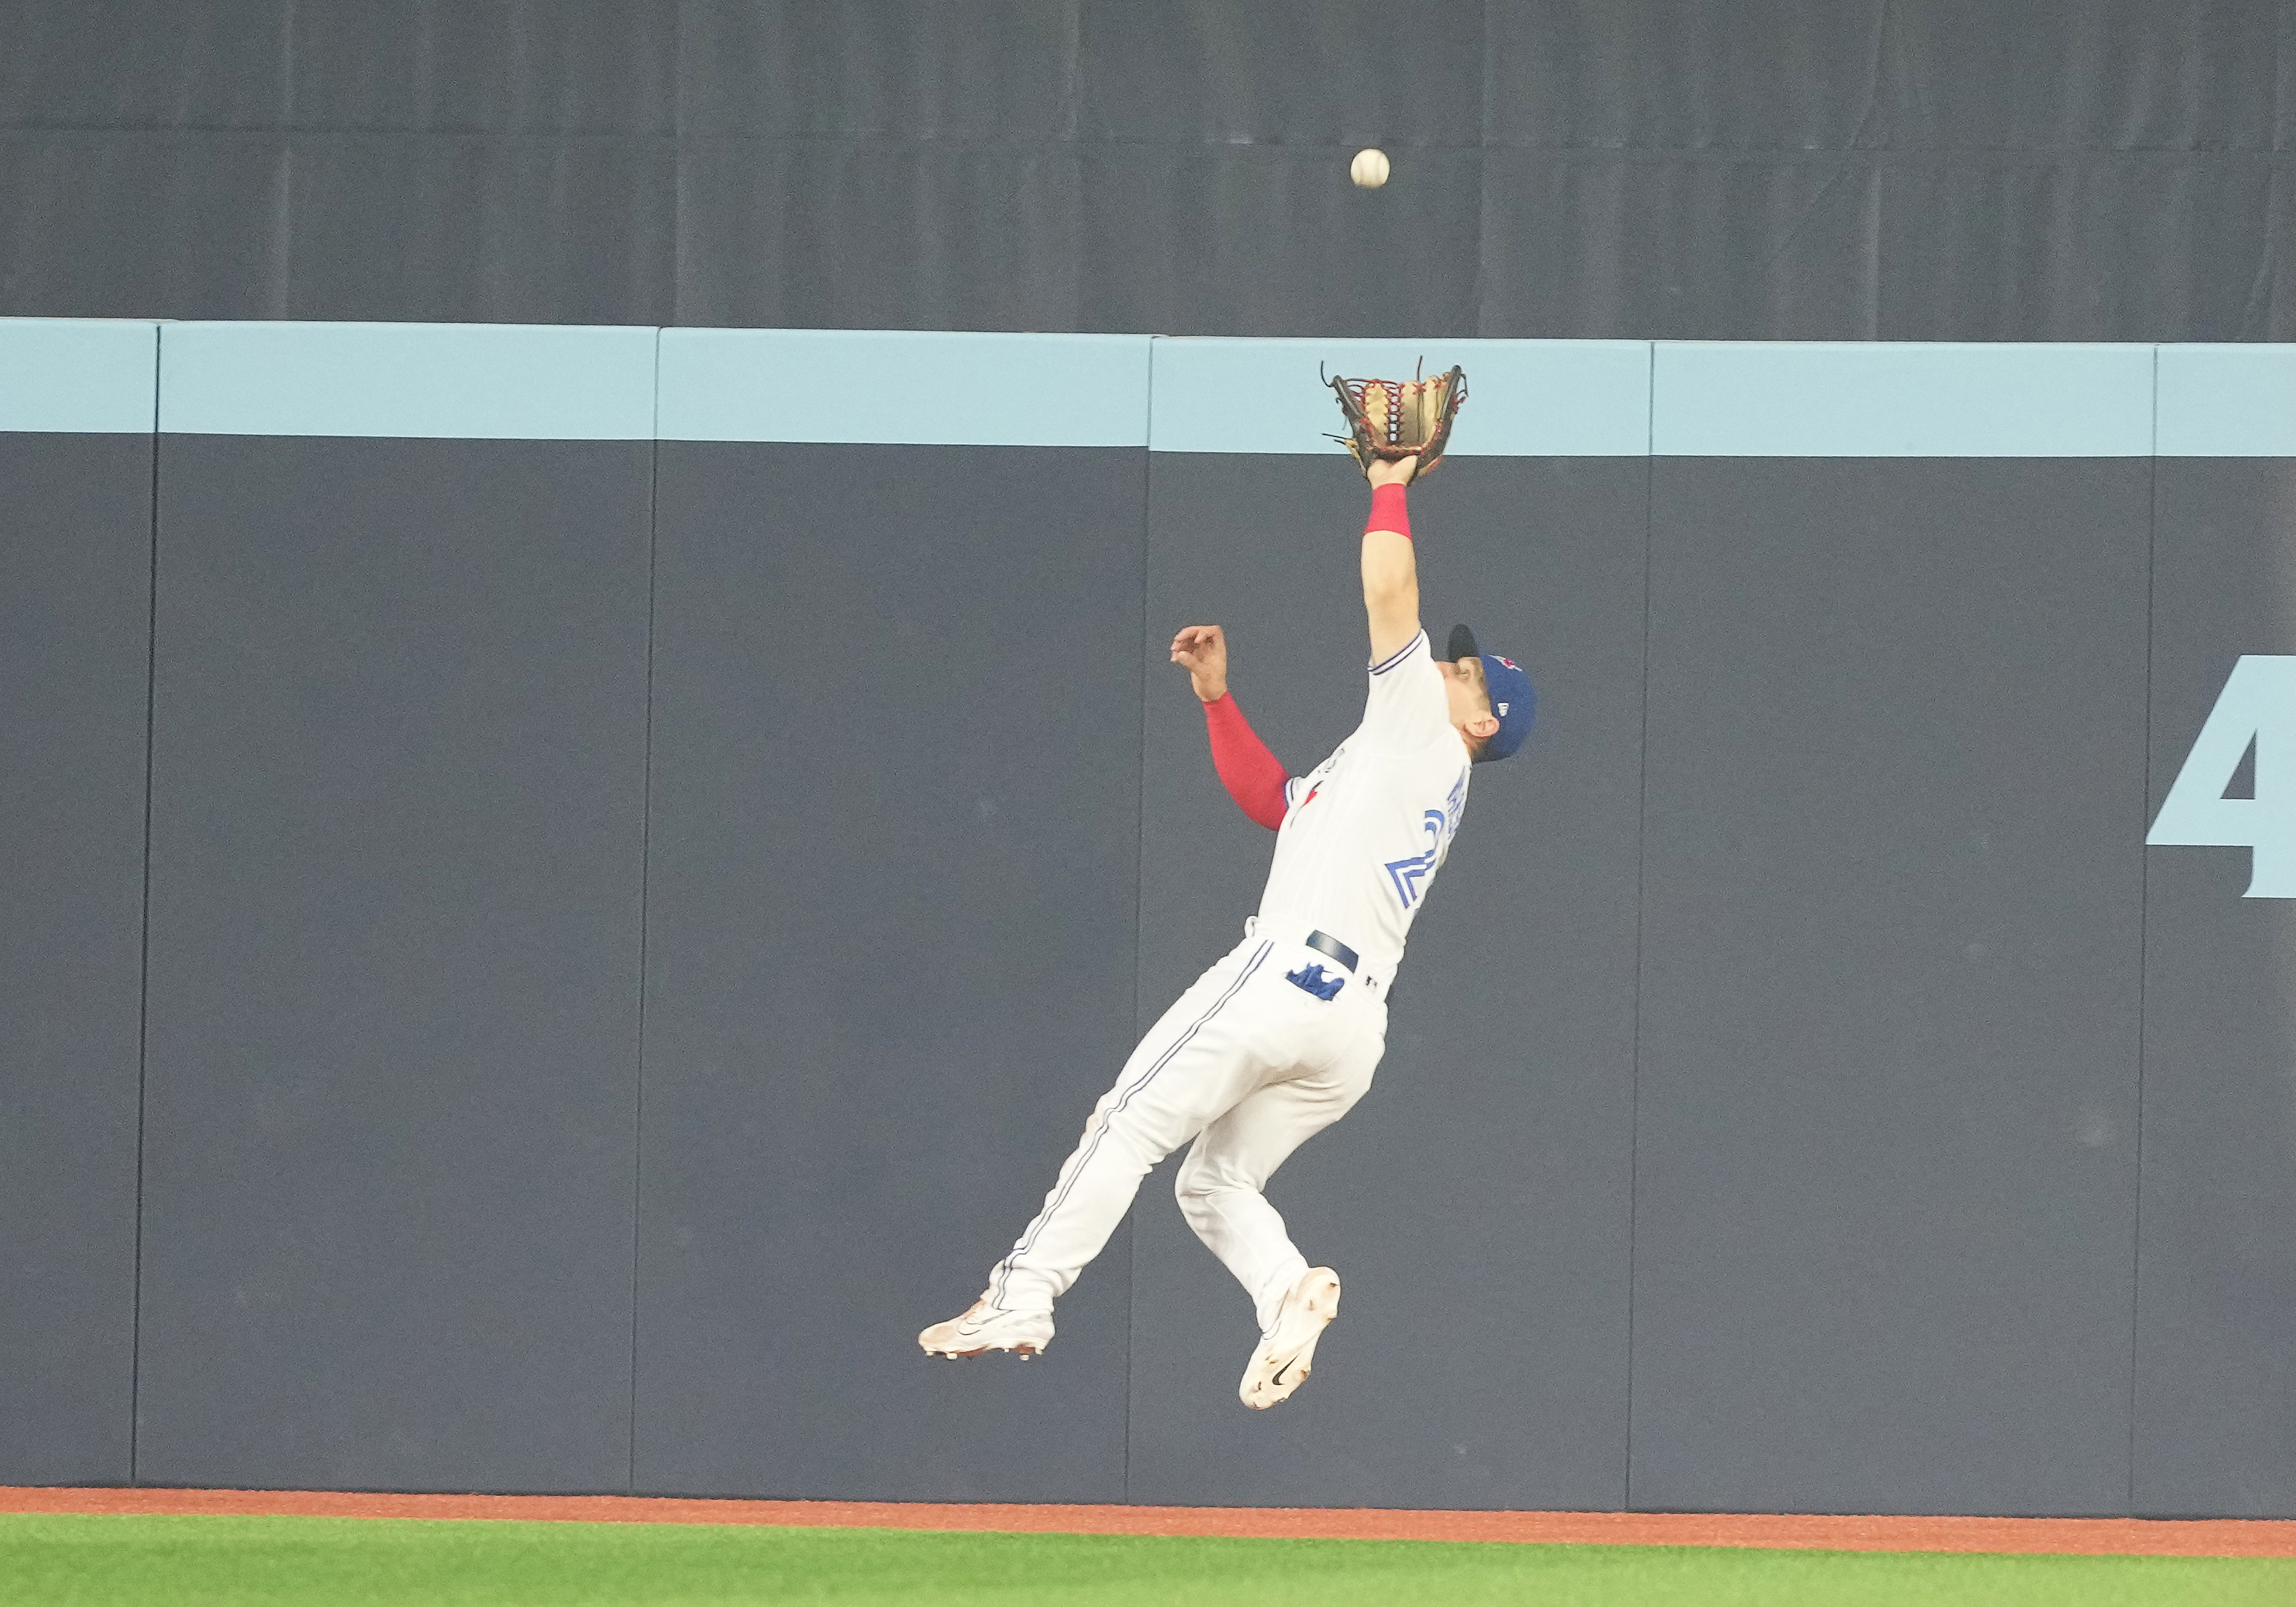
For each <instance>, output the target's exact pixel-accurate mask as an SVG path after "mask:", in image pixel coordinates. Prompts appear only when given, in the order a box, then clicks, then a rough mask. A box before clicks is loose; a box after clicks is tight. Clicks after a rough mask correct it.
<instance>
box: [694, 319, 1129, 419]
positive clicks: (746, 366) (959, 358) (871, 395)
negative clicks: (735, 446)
mask: <svg viewBox="0 0 2296 1607" xmlns="http://www.w3.org/2000/svg"><path fill="white" fill-rule="evenodd" d="M1150 344H1151V341H1150V338H1149V337H1148V336H1146V335H1027V334H968V333H955V332H935V331H916V332H907V331H898V330H829V329H822V330H815V329H771V330H767V329H669V330H664V331H663V332H662V337H661V411H660V420H661V423H660V428H661V439H664V440H670V441H873V442H880V443H883V444H885V445H889V446H938V447H1140V446H1145V445H1146V444H1147V440H1148V352H1149V347H1150Z"/></svg>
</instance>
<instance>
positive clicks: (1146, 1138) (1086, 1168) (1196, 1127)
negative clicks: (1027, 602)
mask: <svg viewBox="0 0 2296 1607" xmlns="http://www.w3.org/2000/svg"><path fill="white" fill-rule="evenodd" d="M1469 763H1470V760H1469V757H1468V753H1467V749H1466V744H1465V743H1464V742H1462V741H1461V740H1460V737H1459V734H1458V732H1457V731H1456V729H1455V728H1454V727H1453V726H1452V724H1451V717H1450V707H1449V701H1448V699H1447V696H1446V695H1445V693H1444V688H1443V673H1442V671H1441V670H1440V669H1439V668H1437V667H1436V664H1435V661H1434V658H1433V656H1432V653H1431V650H1430V649H1429V646H1428V643H1427V634H1426V632H1424V631H1422V632H1420V633H1419V635H1416V636H1415V637H1413V638H1412V640H1411V642H1410V644H1409V645H1407V646H1406V647H1405V648H1403V649H1402V651H1400V652H1397V653H1394V654H1393V655H1391V656H1390V657H1389V658H1387V659H1385V660H1382V661H1381V662H1379V663H1377V664H1374V665H1373V666H1372V667H1371V690H1370V695H1369V697H1368V698H1367V700H1366V701H1365V706H1364V717H1363V723H1362V724H1361V725H1359V726H1357V727H1356V729H1355V732H1354V734H1352V735H1350V736H1349V738H1348V740H1347V741H1345V742H1341V744H1340V745H1339V747H1338V748H1337V749H1336V750H1333V754H1332V756H1331V757H1330V758H1327V759H1325V760H1324V762H1323V763H1322V764H1320V765H1318V766H1316V768H1315V769H1314V770H1313V771H1311V772H1309V773H1308V775H1305V776H1299V777H1294V778H1293V779H1292V780H1291V781H1290V782H1288V783H1286V784H1285V787H1284V805H1285V813H1284V816H1283V825H1282V826H1281V828H1279V830H1278V831H1277V833H1276V838H1275V864H1274V865H1271V866H1270V867H1269V869H1268V873H1267V890H1265V891H1264V892H1263V893H1262V894H1261V896H1260V901H1259V914H1256V915H1254V916H1253V917H1252V918H1251V920H1250V921H1248V922H1245V924H1244V940H1243V941H1242V943H1240V944H1238V945H1237V946H1236V947H1234V948H1233V949H1231V950H1230V951H1229V952H1228V953H1227V954H1226V955H1224V956H1222V957H1221V958H1220V959H1219V960H1218V961H1217V962H1215V963H1214V964H1213V965H1212V967H1211V969H1210V970H1209V971H1207V972H1204V974H1203V975H1202V976H1201V977H1200V978H1198V979H1197V980H1196V982H1195V984H1194V985H1193V987H1191V988H1189V989H1188V990H1187V991H1186V992H1185V993H1184V994H1182V995H1181V996H1180V997H1179V1000H1178V1002H1177V1003H1176V1004H1173V1006H1172V1007H1171V1008H1170V1009H1169V1010H1167V1011H1166V1012H1165V1013H1164V1014H1163V1017H1162V1019H1160V1021H1157V1023H1156V1025H1155V1026H1154V1027H1153V1028H1152V1029H1150V1030H1149V1033H1148V1036H1147V1037H1144V1038H1143V1039H1142V1040H1141V1041H1140V1046H1139V1047H1138V1048H1136V1049H1135V1050H1134V1051H1133V1052H1132V1056H1131V1058H1130V1059H1129V1060H1128V1061H1127V1062H1125V1066H1124V1071H1123V1074H1122V1075H1121V1076H1119V1078H1117V1079H1116V1086H1114V1087H1112V1088H1111V1089H1109V1091H1108V1092H1107V1093H1106V1094H1104V1095H1102V1096H1101V1099H1100V1102H1099V1103H1097V1104H1096V1105H1095V1106H1094V1107H1093V1111H1092V1116H1091V1119H1089V1120H1087V1122H1086V1124H1085V1129H1084V1136H1083V1137H1082V1139H1081V1140H1080V1141H1079V1142H1078V1144H1077V1147H1076V1150H1075V1151H1074V1152H1072V1153H1071V1154H1070V1156H1069V1158H1068V1160H1067V1161H1066V1162H1065V1163H1064V1164H1063V1165H1062V1168H1061V1172H1060V1177H1059V1179H1058V1180H1057V1181H1056V1182H1055V1183H1054V1185H1053V1188H1052V1192H1051V1193H1048V1194H1046V1196H1045V1207H1044V1209H1043V1210H1041V1211H1039V1212H1038V1213H1037V1218H1036V1220H1035V1221H1033V1222H1031V1223H1029V1226H1028V1230H1027V1231H1026V1232H1024V1233H1023V1234H1021V1237H1020V1239H1019V1240H1018V1242H1015V1243H1014V1244H1013V1249H1012V1252H1011V1253H1010V1254H1008V1255H1007V1256H1006V1257H1005V1259H1003V1260H1002V1261H1000V1262H998V1263H997V1264H996V1270H995V1271H994V1272H993V1273H992V1274H991V1275H990V1276H989V1283H988V1302H989V1304H990V1306H991V1307H992V1308H994V1309H996V1310H999V1311H1049V1310H1050V1309H1051V1308H1052V1305H1053V1302H1054V1300H1056V1299H1057V1298H1058V1297H1059V1296H1061V1295H1062V1294H1063V1293H1065V1292H1066V1291H1068V1288H1069V1286H1070V1284H1071V1283H1075V1282H1076V1279H1077V1275H1078V1273H1079V1272H1081V1271H1082V1270H1083V1269H1084V1267H1085V1265H1086V1263H1087V1262H1089V1261H1090V1260H1091V1259H1093V1258H1094V1257H1095V1256H1096V1255H1098V1254H1099V1253H1100V1251H1101V1249H1102V1247H1103V1246H1104V1245H1105V1244H1106V1243H1107V1242H1108V1237H1109V1235H1110V1234H1112V1233H1114V1232H1115V1231H1116V1225H1117V1224H1118V1223H1119V1222H1120V1221H1121V1220H1123V1218H1124V1213H1125V1211H1126V1210H1127V1209H1129V1208H1130V1206H1131V1204H1132V1198H1133V1196H1134V1194H1135V1193H1137V1192H1138V1190H1139V1187H1140V1180H1141V1178H1143V1177H1145V1176H1146V1175H1147V1173H1148V1170H1149V1168H1152V1167H1153V1166H1154V1165H1155V1164H1156V1163H1157V1162H1158V1161H1160V1160H1162V1159H1163V1158H1164V1157H1165V1156H1167V1155H1169V1154H1170V1153H1171V1152H1173V1151H1174V1150H1176V1149H1177V1148H1178V1147H1179V1146H1180V1145H1182V1144H1185V1143H1187V1142H1188V1141H1189V1140H1190V1139H1193V1140H1194V1141H1195V1146H1194V1148H1193V1149H1192V1150H1190V1151H1189V1152H1188V1157H1187V1159H1186V1160H1185V1161H1184V1162H1182V1163H1181V1166H1180V1171H1179V1176H1178V1178H1177V1193H1178V1194H1179V1199H1180V1209H1181V1211H1182V1212H1183V1213H1184V1214H1185V1216H1186V1218H1187V1219H1188V1226H1191V1227H1192V1228H1193V1229H1194V1230H1195V1233H1196V1236H1197V1237H1198V1238H1200V1239H1201V1240H1202V1241H1203V1242H1204V1243H1205V1244H1206V1245H1208V1246H1209V1247H1210V1250H1211V1251H1212V1253H1213V1254H1214V1255H1216V1256H1218V1257H1219V1259H1221V1261H1223V1262H1224V1263H1226V1267H1227V1268H1228V1270H1229V1271H1230V1272H1232V1273H1234V1275H1235V1276H1236V1278H1237V1279H1238V1281H1240V1282H1241V1283H1242V1284H1243V1286H1244V1288H1245V1290H1246V1291H1248V1292H1249V1293H1250V1294H1251V1298H1252V1301H1253V1304H1254V1305H1255V1307H1256V1308H1258V1312H1259V1326H1260V1329H1261V1332H1267V1330H1268V1329H1269V1328H1271V1327H1272V1326H1273V1325H1274V1324H1275V1316H1276V1311H1277V1309H1278V1308H1279V1307H1280V1306H1281V1305H1282V1304H1283V1296H1284V1294H1285V1292H1286V1291H1288V1290H1290V1288H1291V1287H1292V1284H1293V1283H1295V1282H1296V1281H1297V1280H1298V1279H1299V1277H1300V1274H1302V1273H1304V1272H1305V1271H1306V1270H1307V1269H1308V1262H1307V1259H1306V1258H1305V1257H1303V1256H1301V1255H1300V1252H1299V1250H1296V1249H1294V1248H1293V1246H1292V1240H1291V1236H1290V1235H1289V1234H1287V1233H1285V1231H1284V1228H1283V1218H1282V1217H1281V1216H1279V1215H1278V1214H1277V1213H1276V1210H1275V1207H1274V1206H1272V1205H1270V1204H1269V1203H1268V1202H1267V1198H1266V1197H1265V1196H1264V1195H1263V1194H1262V1193H1260V1190H1261V1188H1262V1187H1263V1186H1264V1185H1266V1184H1267V1179H1268V1178H1269V1177H1271V1176H1272V1175H1273V1174H1274V1173H1275V1168H1278V1167H1280V1166H1282V1165H1283V1162H1284V1160H1285V1159H1286V1158H1287V1157H1288V1156H1290V1154H1291V1153H1292V1151H1294V1150H1296V1149H1298V1148H1299V1147H1300V1145H1301V1144H1304V1143H1306V1142H1307V1141H1308V1139H1309V1138H1311V1137H1313V1136H1315V1135H1316V1134H1317V1133H1319V1132H1321V1131H1322V1130H1323V1129H1324V1128H1325V1127H1329V1126H1330V1125H1331V1124H1332V1123H1333V1122H1335V1121H1337V1120H1338V1119H1340V1118H1341V1117H1342V1116H1344V1115H1346V1114H1347V1113H1348V1111H1349V1110H1350V1109H1352V1108H1353V1107H1354V1105H1355V1103H1356V1101H1357V1100H1359V1099H1361V1098H1362V1097H1363V1095H1364V1093H1365V1090H1366V1089H1368V1088H1369V1087H1370V1086H1371V1078H1372V1072H1373V1071H1374V1070H1375V1069H1376V1068H1377V1067H1378V1065H1379V1061H1380V1056H1381V1054H1382V1053H1383V1052H1384V1051H1385V1049H1386V1047H1387V990H1388V985H1389V983H1390V980H1392V979H1393V977H1394V975H1395V968H1396V966H1397V964H1398V963H1399V962H1400V961H1401V960H1402V958H1403V946H1404V941H1405V939H1406V936H1407V934H1408V933H1409V932H1410V930H1411V922H1412V921H1413V920H1414V919H1415V917H1416V916H1417V915H1418V914H1419V910H1420V906H1422V905H1423V903H1424V902H1425V901H1426V897H1427V890H1428V888H1429V886H1430V885H1431V883H1432V882H1433V881H1434V879H1435V873H1436V871H1437V870H1438V869H1439V868H1440V867H1441V865H1442V864H1443V858H1444V856H1445V854H1446V853H1447V851H1448V850H1449V849H1450V846H1451V839H1452V837H1453V835H1454V834H1455V833H1456V832H1457V831H1458V829H1459V820H1460V816H1461V815H1462V814H1463V813H1464V811H1465V808H1466V803H1467V776H1468V769H1469ZM1318 935H1320V936H1322V937H1324V938H1325V939H1332V940H1335V942H1336V944H1337V945H1338V946H1340V947H1345V948H1348V949H1351V950H1353V951H1354V954H1355V955H1356V956H1357V960H1356V963H1355V965H1354V967H1353V968H1352V969H1350V968H1349V967H1347V966H1345V965H1343V964H1341V963H1339V961H1338V960H1337V959H1336V958H1335V957H1334V956H1333V954H1332V952H1331V951H1330V949H1329V948H1324V947H1309V944H1308V939H1310V938H1311V937H1315V936H1318ZM1334 982H1336V984H1337V986H1336V988H1334V987H1333V983H1334Z"/></svg>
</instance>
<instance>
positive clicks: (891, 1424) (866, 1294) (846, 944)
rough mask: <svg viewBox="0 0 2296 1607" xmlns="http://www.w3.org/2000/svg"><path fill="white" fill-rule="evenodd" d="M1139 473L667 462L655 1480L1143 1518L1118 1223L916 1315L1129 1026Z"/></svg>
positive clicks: (657, 758) (775, 456)
mask: <svg viewBox="0 0 2296 1607" xmlns="http://www.w3.org/2000/svg"><path fill="white" fill-rule="evenodd" d="M1146 463H1147V454H1146V453H1145V452H1144V451H1139V450H1130V451H1121V450H1109V451H1099V450H1089V449H1029V448H1025V447H999V448H977V449H976V448H957V447H867V446H842V447H801V446H773V445H750V444H744V443H711V444H693V445H679V444H665V445H664V446H663V447H662V448H661V504H660V569H659V571H658V591H657V596H656V608H655V625H654V676H655V680H654V725H653V807H652V831H651V836H650V844H651V849H650V856H649V865H648V881H647V890H648V910H649V921H648V931H647V948H646V956H647V990H646V1038H645V1065H646V1069H645V1080H644V1110H645V1124H644V1127H645V1143H644V1173H643V1175H644V1193H643V1199H644V1209H643V1211H642V1214H641V1218H640V1236H639V1263H638V1265H639V1275H638V1314H637V1316H638V1324H637V1346H638V1349H637V1395H636V1399H637V1409H638V1429H637V1453H636V1464H635V1480H636V1484H637V1488H641V1489H647V1490H664V1491H707V1492H717V1493H724V1494H740V1495H767V1496H806V1495H816V1494H819V1493H822V1492H824V1491H830V1490H834V1491H838V1492H840V1493H842V1494H846V1495H851V1496H906V1497H931V1498H939V1499H945V1500H1033V1501H1114V1500H1120V1499H1122V1498H1123V1496H1124V1493H1125V1432H1126V1408H1127V1402H1126V1398H1125V1379H1126V1376H1127V1366H1126V1360H1127V1333H1126V1314H1127V1310H1128V1295H1129V1292H1130V1279H1129V1278H1128V1265H1129V1257H1128V1253H1127V1248H1126V1243H1125V1241H1124V1239H1123V1237H1122V1235H1120V1234H1119V1239H1118V1241H1117V1242H1115V1243H1113V1244H1112V1245H1111V1247H1110V1249H1109V1250H1108V1251H1107V1252H1106V1254H1105V1255H1104V1257H1103V1260H1102V1262H1101V1264H1100V1265H1098V1266H1096V1267H1094V1268H1093V1269H1092V1271H1091V1272H1090V1273H1089V1274H1088V1275H1087V1277H1086V1278H1085V1280H1084V1281H1083V1282H1082V1283H1081V1284H1079V1285H1078V1288H1077V1289H1076V1291H1074V1293H1073V1295H1072V1296H1071V1298H1070V1299H1069V1300H1066V1301H1065V1302H1063V1304H1062V1308H1061V1313H1060V1332H1059V1335H1058V1340H1057V1342H1056V1343H1055V1344H1054V1347H1053V1348H1052V1349H1050V1350H1048V1351H1047V1353H1046V1356H1045V1357H1044V1358H1043V1359H1042V1360H1040V1361H1037V1362H1035V1363H1033V1364H1032V1365H1029V1366H1027V1367H1021V1368H1010V1367H999V1366H996V1365H989V1366H986V1367H983V1366H980V1365H969V1366H964V1367H958V1366H955V1365H950V1364H948V1363H946V1362H937V1363H934V1364H931V1365H926V1363H925V1362H924V1359H923V1358H922V1357H921V1356H920V1355H919V1353H918V1350H917V1348H916V1338H915V1336H916V1332H917V1331H918V1330H919V1329H921V1328H922V1327H923V1326H924V1325H925V1324H927V1323H929V1322H935V1321H938V1320H939V1319H940V1318H942V1317H944V1316H951V1315H953V1314H955V1312H957V1311H960V1310H962V1309H964V1307H965V1306H966V1305H967V1304H968V1303H969V1302H970V1301H971V1300H972V1299H973V1298H974V1297H975V1296H976V1295H977V1294H979V1293H980V1288H981V1285H982V1283H983V1282H985V1280H986V1275H987V1273H988V1267H989V1264H990V1263H991V1262H992V1261H994V1260H995V1259H996V1257H997V1256H999V1255H1001V1254H1002V1253H1003V1251H1004V1250H1005V1246H1006V1245H1007V1244H1009V1243H1010V1242H1011V1241H1012V1238H1013V1235H1014V1234H1017V1233H1018V1232H1019V1231H1020V1229H1021V1226H1023V1225H1024V1224H1025V1223H1026V1222H1027V1221H1028V1219H1029V1217H1030V1215H1031V1214H1033V1212H1034V1211H1035V1209H1036V1208H1037V1202H1038V1201H1040V1200H1041V1199H1042V1198H1043V1195H1044V1191H1045V1189H1046V1186H1047V1185H1049V1184H1050V1182H1051V1180H1052V1176H1053V1171H1054V1168H1055V1167H1056V1166H1057V1165H1058V1164H1059V1161H1060V1160H1061V1158H1062V1156H1063V1155H1064V1154H1066V1152H1067V1151H1068V1149H1069V1148H1070V1145H1071V1144H1073V1143H1074V1142H1075V1137H1076V1133H1077V1130H1078V1127H1080V1126H1081V1125H1082V1123H1083V1120H1084V1118H1085V1114H1086V1112H1087V1111H1088V1110H1090V1108H1091V1106H1092V1102H1093V1101H1094V1100H1095V1098H1096V1097H1098V1095H1099V1094H1100V1092H1101V1090H1102V1089H1103V1088H1104V1087H1105V1086H1107V1084H1108V1082H1109V1080H1110V1079H1111V1078H1112V1077H1113V1076H1114V1074H1115V1071H1116V1069H1117V1068H1118V1067H1119V1065H1121V1064H1122V1063H1123V1060H1124V1057H1125V1055H1126V1054H1128V1052H1129V1051H1130V1049H1131V1047H1132V1038H1133V1030H1132V1023H1133V1019H1134V999H1135V992H1136V972H1135V963H1134V961H1135V952H1136V935H1137V931H1138V888H1139V878H1140V850H1139V824H1140V807H1141V804H1140V767H1141V750H1140V682H1141V668H1140V664H1139V660H1138V655H1137V651H1136V650H1137V647H1138V644H1139V643H1140V640H1141V634H1140V633H1141V562H1140V560H1141V518H1142V506H1141V490H1142V482H1143V478H1144V473H1145V468H1146ZM1158 690H1160V691H1167V692H1169V688H1162V687H1160V688H1159V689H1158Z"/></svg>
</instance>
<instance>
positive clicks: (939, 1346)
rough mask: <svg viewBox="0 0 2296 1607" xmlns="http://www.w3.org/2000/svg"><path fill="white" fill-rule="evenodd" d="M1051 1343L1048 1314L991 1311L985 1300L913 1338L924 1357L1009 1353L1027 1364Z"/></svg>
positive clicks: (986, 1298) (985, 1298)
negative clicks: (921, 1348) (994, 1352)
mask: <svg viewBox="0 0 2296 1607" xmlns="http://www.w3.org/2000/svg"><path fill="white" fill-rule="evenodd" d="M1052 1342H1053V1314H1052V1313H1051V1312H1049V1311H995V1310H991V1309H990V1308H989V1305H988V1296H987V1295H985V1294H984V1295H982V1296H981V1297H980V1299H979V1300H975V1301H973V1302H972V1307H971V1308H970V1309H968V1310H967V1311H966V1312H965V1314H964V1316H953V1317H951V1318H949V1319H948V1321H947V1322H946V1323H935V1324H933V1325H932V1326H931V1327H930V1328H928V1329H926V1330H925V1331H924V1332H922V1333H920V1334H919V1335H917V1343H918V1344H919V1345H921V1346H922V1347H923V1348H924V1353H925V1354H926V1355H927V1356H946V1357H948V1358H949V1360H951V1361H955V1359H956V1358H957V1357H960V1356H979V1355H980V1354H981V1352H983V1351H985V1350H1010V1351H1011V1352H1013V1355H1015V1356H1017V1357H1020V1358H1021V1360H1022V1361H1027V1360H1028V1359H1029V1357H1032V1356H1035V1355H1036V1354H1037V1353H1038V1352H1039V1351H1041V1350H1043V1349H1045V1348H1046V1346H1048V1345H1050V1344H1051V1343H1052Z"/></svg>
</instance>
